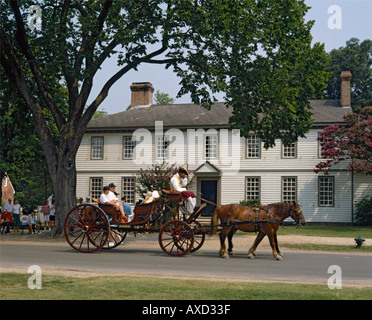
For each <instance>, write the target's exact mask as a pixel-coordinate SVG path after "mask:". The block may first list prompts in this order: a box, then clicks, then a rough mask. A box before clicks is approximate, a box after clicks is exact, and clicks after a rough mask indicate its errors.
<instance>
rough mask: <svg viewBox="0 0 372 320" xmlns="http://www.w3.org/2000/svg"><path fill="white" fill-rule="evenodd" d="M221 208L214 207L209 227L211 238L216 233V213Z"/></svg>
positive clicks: (219, 206) (218, 206)
mask: <svg viewBox="0 0 372 320" xmlns="http://www.w3.org/2000/svg"><path fill="white" fill-rule="evenodd" d="M221 208H222V206H221V205H217V206H216V209H214V212H213V216H212V220H211V225H212V232H211V236H213V235H214V234H216V232H217V227H218V225H217V223H218V211H219V210H220V209H221Z"/></svg>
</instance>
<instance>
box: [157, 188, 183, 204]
mask: <svg viewBox="0 0 372 320" xmlns="http://www.w3.org/2000/svg"><path fill="white" fill-rule="evenodd" d="M163 192H164V193H165V194H166V195H167V199H168V201H171V202H182V201H186V200H187V198H186V197H185V196H184V195H182V194H181V192H179V191H173V190H164V189H163Z"/></svg>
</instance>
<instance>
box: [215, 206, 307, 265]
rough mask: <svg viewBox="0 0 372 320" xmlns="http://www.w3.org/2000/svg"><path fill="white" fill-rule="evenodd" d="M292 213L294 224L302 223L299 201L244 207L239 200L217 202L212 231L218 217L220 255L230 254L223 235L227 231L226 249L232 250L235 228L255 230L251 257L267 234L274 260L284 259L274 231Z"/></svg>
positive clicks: (226, 255) (249, 255)
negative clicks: (220, 226) (223, 202)
mask: <svg viewBox="0 0 372 320" xmlns="http://www.w3.org/2000/svg"><path fill="white" fill-rule="evenodd" d="M289 216H291V217H292V218H293V219H294V220H295V221H296V223H297V226H300V225H304V224H305V218H304V216H303V214H302V211H301V208H300V205H299V204H298V203H297V202H296V201H294V202H293V203H274V204H269V205H268V206H266V207H262V206H260V207H246V206H242V205H239V204H227V205H224V206H221V205H219V206H217V207H216V209H215V210H214V213H213V216H212V221H211V223H212V226H213V228H212V235H213V234H215V233H216V232H217V224H218V219H219V220H220V221H221V225H222V226H223V228H222V231H221V233H220V242H221V248H220V256H221V257H223V258H229V255H228V254H227V253H226V246H225V239H226V236H227V235H228V234H229V252H230V253H231V254H232V243H231V238H232V236H233V234H234V233H235V231H236V230H242V231H245V232H258V235H257V238H256V240H255V241H254V244H253V246H252V247H251V248H250V249H249V251H248V258H250V259H254V256H255V251H256V248H257V246H258V245H259V243H260V242H261V240H262V239H263V238H264V237H265V236H267V237H268V238H269V241H270V245H271V248H272V250H273V255H274V258H275V259H276V260H283V258H282V256H281V254H280V251H279V248H278V241H277V236H276V232H277V230H278V228H279V225H280V224H281V223H282V222H283V220H284V219H286V218H288V217H289Z"/></svg>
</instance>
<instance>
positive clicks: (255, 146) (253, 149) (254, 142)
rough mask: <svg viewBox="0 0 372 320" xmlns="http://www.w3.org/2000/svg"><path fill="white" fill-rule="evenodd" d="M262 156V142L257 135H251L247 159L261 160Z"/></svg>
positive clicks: (248, 140)
mask: <svg viewBox="0 0 372 320" xmlns="http://www.w3.org/2000/svg"><path fill="white" fill-rule="evenodd" d="M260 156H261V140H260V138H259V137H258V136H256V135H255V134H250V135H249V136H248V137H247V158H260Z"/></svg>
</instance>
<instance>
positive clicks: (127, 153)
mask: <svg viewBox="0 0 372 320" xmlns="http://www.w3.org/2000/svg"><path fill="white" fill-rule="evenodd" d="M135 146H136V142H135V141H133V138H132V137H123V159H134V147H135Z"/></svg>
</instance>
